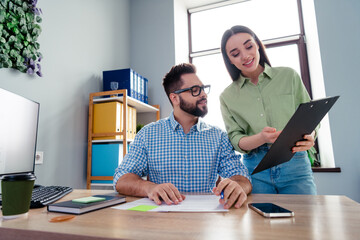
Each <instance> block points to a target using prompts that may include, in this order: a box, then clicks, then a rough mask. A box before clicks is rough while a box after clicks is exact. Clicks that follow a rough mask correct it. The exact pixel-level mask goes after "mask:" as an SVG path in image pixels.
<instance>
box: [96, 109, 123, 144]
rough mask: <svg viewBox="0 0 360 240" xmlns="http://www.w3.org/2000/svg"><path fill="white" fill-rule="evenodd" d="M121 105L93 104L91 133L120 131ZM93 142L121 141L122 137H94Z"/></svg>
mask: <svg viewBox="0 0 360 240" xmlns="http://www.w3.org/2000/svg"><path fill="white" fill-rule="evenodd" d="M121 105H122V104H121V103H119V102H107V103H97V104H94V115H93V133H116V132H120V131H121V127H120V126H121V124H120V123H121V115H120V113H121V110H122V109H121ZM93 139H94V140H104V139H122V136H120V135H117V136H109V137H94V138H93Z"/></svg>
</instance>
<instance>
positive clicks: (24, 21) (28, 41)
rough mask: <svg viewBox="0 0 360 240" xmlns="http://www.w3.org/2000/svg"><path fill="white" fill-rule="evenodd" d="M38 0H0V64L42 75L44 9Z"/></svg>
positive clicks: (1, 66)
mask: <svg viewBox="0 0 360 240" xmlns="http://www.w3.org/2000/svg"><path fill="white" fill-rule="evenodd" d="M36 4H37V0H0V68H15V69H17V70H19V71H21V72H24V73H28V74H34V73H36V74H37V75H38V76H40V77H42V73H41V66H40V61H41V59H42V54H41V53H40V52H39V49H40V44H39V43H38V42H37V39H38V37H39V35H40V33H41V27H40V25H39V23H41V21H42V18H41V17H40V14H42V11H41V9H40V8H37V7H36Z"/></svg>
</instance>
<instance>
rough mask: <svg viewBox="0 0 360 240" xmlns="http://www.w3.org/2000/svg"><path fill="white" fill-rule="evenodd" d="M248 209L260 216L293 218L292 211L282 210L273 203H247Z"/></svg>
mask: <svg viewBox="0 0 360 240" xmlns="http://www.w3.org/2000/svg"><path fill="white" fill-rule="evenodd" d="M249 207H250V208H251V209H253V210H254V211H255V212H257V213H259V214H260V215H262V216H264V217H267V218H271V217H293V216H294V215H295V214H294V212H293V211H290V210H288V209H285V208H282V207H280V206H278V205H276V204H273V203H249Z"/></svg>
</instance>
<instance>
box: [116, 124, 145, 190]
mask: <svg viewBox="0 0 360 240" xmlns="http://www.w3.org/2000/svg"><path fill="white" fill-rule="evenodd" d="M144 138H145V131H140V132H139V133H138V134H136V137H135V139H134V142H132V143H131V144H130V146H129V152H128V153H127V154H126V155H125V156H124V159H123V161H122V162H121V163H120V165H119V166H118V167H117V168H116V169H115V174H114V179H113V187H114V189H115V186H116V183H117V181H118V180H119V178H120V177H121V176H123V175H124V174H127V173H134V174H136V175H138V176H140V177H144V176H147V175H148V169H147V161H148V158H147V151H146V145H145V140H144Z"/></svg>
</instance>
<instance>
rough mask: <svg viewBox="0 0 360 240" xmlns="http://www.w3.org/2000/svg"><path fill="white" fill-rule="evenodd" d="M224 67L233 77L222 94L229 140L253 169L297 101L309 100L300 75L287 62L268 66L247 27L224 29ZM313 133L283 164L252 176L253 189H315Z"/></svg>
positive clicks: (288, 191) (294, 191)
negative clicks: (311, 158) (309, 151)
mask: <svg viewBox="0 0 360 240" xmlns="http://www.w3.org/2000/svg"><path fill="white" fill-rule="evenodd" d="M221 52H222V55H223V59H224V62H225V66H226V68H227V70H228V72H229V74H230V76H231V78H232V80H233V82H232V83H231V84H230V85H229V86H228V87H227V88H226V89H225V90H224V91H223V92H222V94H221V96H220V103H221V112H222V117H223V120H224V123H225V127H226V130H227V132H228V135H229V139H230V141H231V143H232V145H233V146H234V148H235V149H236V150H237V151H240V152H242V153H243V154H244V155H243V162H244V164H245V165H246V167H247V168H248V169H249V172H250V173H251V172H252V171H253V170H254V169H255V167H256V166H257V165H258V164H259V162H260V161H261V160H262V158H263V157H264V156H265V154H266V153H267V152H268V150H269V149H270V145H271V144H272V143H274V142H275V140H276V139H277V137H278V136H279V134H280V133H281V130H282V129H283V128H284V127H285V125H286V123H287V122H288V121H289V119H290V118H291V116H292V115H293V113H294V112H295V110H296V108H297V106H298V105H299V104H300V103H304V102H308V101H310V97H309V94H308V92H307V90H306V88H305V87H304V85H303V82H302V80H301V78H300V77H299V75H298V74H297V73H296V71H294V70H293V69H291V68H288V67H271V65H270V61H269V60H268V58H267V55H266V52H265V48H264V46H263V44H262V42H261V41H260V40H259V38H258V37H257V36H256V34H255V33H254V32H253V31H252V30H251V29H249V28H247V27H245V26H234V27H232V28H231V29H229V30H227V31H225V33H224V34H223V37H222V41H221ZM314 136H315V132H313V133H312V134H311V135H305V136H304V139H303V140H302V141H299V142H297V143H296V146H294V147H293V149H292V151H293V152H295V155H294V157H293V158H292V159H291V160H290V161H288V162H286V163H283V164H280V165H277V166H275V167H272V168H270V169H267V170H264V171H262V172H259V173H257V174H254V175H253V176H252V184H253V190H252V192H253V193H269V194H277V193H279V194H316V186H315V183H314V179H313V173H312V170H311V163H310V160H309V158H308V155H307V150H309V149H310V148H312V147H313V146H314Z"/></svg>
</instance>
